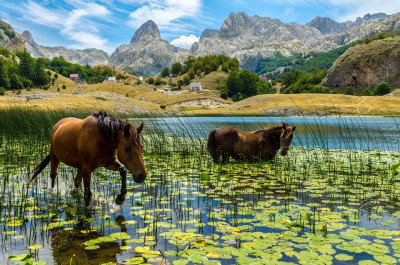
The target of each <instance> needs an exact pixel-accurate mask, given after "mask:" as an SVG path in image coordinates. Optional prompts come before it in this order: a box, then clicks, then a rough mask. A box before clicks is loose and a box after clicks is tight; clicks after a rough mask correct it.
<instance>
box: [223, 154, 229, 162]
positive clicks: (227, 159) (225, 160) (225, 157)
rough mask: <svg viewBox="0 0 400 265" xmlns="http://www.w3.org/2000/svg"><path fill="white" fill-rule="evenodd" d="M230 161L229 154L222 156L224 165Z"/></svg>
mask: <svg viewBox="0 0 400 265" xmlns="http://www.w3.org/2000/svg"><path fill="white" fill-rule="evenodd" d="M228 161H229V154H228V153H223V154H222V163H224V164H226V163H228Z"/></svg>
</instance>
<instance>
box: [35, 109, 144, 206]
mask: <svg viewBox="0 0 400 265" xmlns="http://www.w3.org/2000/svg"><path fill="white" fill-rule="evenodd" d="M142 130H143V124H141V125H140V126H139V127H138V128H136V129H135V127H134V126H133V125H132V124H130V123H129V122H127V121H122V120H120V119H118V118H116V117H113V116H108V115H107V113H105V112H94V113H93V114H92V115H90V116H89V117H87V118H85V119H83V120H82V119H77V118H65V119H62V120H60V121H59V122H57V124H56V125H55V126H54V128H53V131H52V133H51V146H50V154H49V155H47V156H46V158H45V159H44V160H43V161H42V162H41V163H40V164H39V165H38V166H37V167H36V168H35V169H34V170H33V171H32V178H31V180H30V181H32V180H34V179H35V178H36V177H37V175H38V174H39V173H40V172H41V171H42V170H43V169H44V168H45V167H46V166H47V165H48V164H49V163H50V166H51V173H50V177H51V187H52V188H54V181H55V179H56V176H57V167H58V164H59V163H60V161H61V162H63V163H65V164H67V165H68V166H72V167H75V168H77V169H78V172H77V175H76V177H75V188H79V186H80V185H81V183H82V178H83V186H84V197H85V203H86V205H88V204H89V202H90V199H91V196H92V192H91V191H90V178H91V174H92V172H93V171H94V170H95V169H96V168H99V167H105V168H106V169H109V170H114V171H117V170H118V171H119V172H120V175H121V182H122V183H121V192H120V194H119V195H118V196H117V198H116V203H117V204H119V205H121V204H122V203H123V202H124V200H125V194H126V193H127V191H126V172H127V168H128V170H129V171H130V172H131V173H132V175H133V179H134V180H135V182H137V183H141V182H143V181H144V180H145V179H146V176H147V174H146V169H145V167H144V163H143V158H142V148H143V145H142V144H141V142H140V133H141V132H142Z"/></svg>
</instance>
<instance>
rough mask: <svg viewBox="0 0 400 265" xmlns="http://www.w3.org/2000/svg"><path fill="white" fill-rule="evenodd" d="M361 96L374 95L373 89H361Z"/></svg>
mask: <svg viewBox="0 0 400 265" xmlns="http://www.w3.org/2000/svg"><path fill="white" fill-rule="evenodd" d="M361 96H372V92H371V90H369V89H368V88H366V89H364V90H363V91H361Z"/></svg>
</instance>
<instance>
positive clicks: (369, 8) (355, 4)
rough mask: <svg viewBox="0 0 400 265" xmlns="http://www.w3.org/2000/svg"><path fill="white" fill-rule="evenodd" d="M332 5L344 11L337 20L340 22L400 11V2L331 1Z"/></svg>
mask: <svg viewBox="0 0 400 265" xmlns="http://www.w3.org/2000/svg"><path fill="white" fill-rule="evenodd" d="M329 1H330V3H331V4H332V5H333V6H335V7H337V8H338V9H339V10H340V9H342V8H343V9H344V10H345V11H344V12H343V13H342V14H339V15H338V16H337V17H336V19H337V20H339V21H346V20H355V19H356V18H357V17H363V16H364V15H365V14H367V13H370V14H373V13H379V12H383V13H386V14H388V15H391V14H393V13H395V12H399V11H400V1H398V0H395V1H394V0H329Z"/></svg>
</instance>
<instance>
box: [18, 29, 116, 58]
mask: <svg viewBox="0 0 400 265" xmlns="http://www.w3.org/2000/svg"><path fill="white" fill-rule="evenodd" d="M22 37H24V38H25V40H26V42H25V48H26V50H27V51H28V52H29V53H30V54H31V55H32V56H33V57H46V58H49V59H52V58H54V57H58V56H62V57H64V59H65V60H67V61H69V62H72V63H77V64H81V65H86V64H88V65H90V66H95V65H104V64H107V63H108V57H109V56H108V54H107V53H106V52H105V51H103V50H100V49H94V48H91V49H84V50H71V49H66V48H64V47H60V46H58V47H46V46H42V45H39V44H37V43H36V42H35V41H34V40H33V37H32V34H31V33H30V32H29V31H27V30H25V31H24V32H23V33H22Z"/></svg>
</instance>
